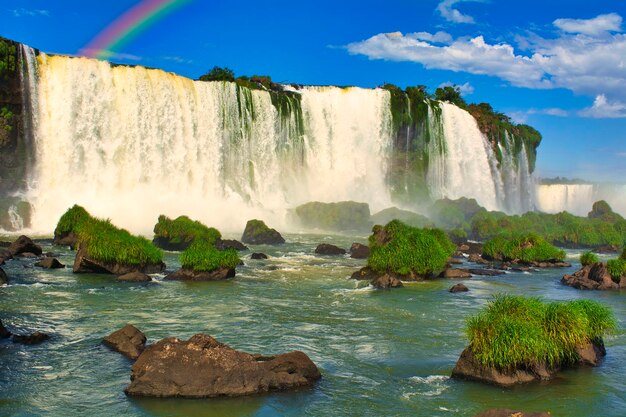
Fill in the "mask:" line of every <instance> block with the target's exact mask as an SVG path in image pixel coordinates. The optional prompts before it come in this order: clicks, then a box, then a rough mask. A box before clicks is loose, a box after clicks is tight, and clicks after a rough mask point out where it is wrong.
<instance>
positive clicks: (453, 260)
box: [448, 257, 463, 265]
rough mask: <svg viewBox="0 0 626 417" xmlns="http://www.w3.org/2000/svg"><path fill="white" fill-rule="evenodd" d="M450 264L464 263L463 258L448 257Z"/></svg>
mask: <svg viewBox="0 0 626 417" xmlns="http://www.w3.org/2000/svg"><path fill="white" fill-rule="evenodd" d="M448 264H450V265H462V264H463V260H461V259H458V258H452V257H450V258H448Z"/></svg>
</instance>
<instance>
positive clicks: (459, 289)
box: [448, 284, 469, 292]
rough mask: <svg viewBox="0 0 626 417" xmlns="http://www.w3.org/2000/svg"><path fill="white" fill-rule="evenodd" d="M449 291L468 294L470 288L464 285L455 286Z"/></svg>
mask: <svg viewBox="0 0 626 417" xmlns="http://www.w3.org/2000/svg"><path fill="white" fill-rule="evenodd" d="M448 291H450V292H467V291H469V288H467V287H466V286H465V285H463V284H454V285H453V286H452V287H451V288H450V289H449V290H448Z"/></svg>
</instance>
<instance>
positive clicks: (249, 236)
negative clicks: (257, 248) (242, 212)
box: [241, 220, 285, 245]
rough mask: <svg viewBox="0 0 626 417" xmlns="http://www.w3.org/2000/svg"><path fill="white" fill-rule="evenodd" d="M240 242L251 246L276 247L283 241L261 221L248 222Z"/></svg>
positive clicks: (278, 234) (283, 241) (283, 240)
mask: <svg viewBox="0 0 626 417" xmlns="http://www.w3.org/2000/svg"><path fill="white" fill-rule="evenodd" d="M241 241H242V242H244V243H250V244H252V245H261V244H267V245H277V244H281V243H285V239H283V237H282V236H281V235H280V233H278V232H277V231H276V230H275V229H270V228H269V227H267V225H266V224H265V223H264V222H263V221H262V220H248V223H247V224H246V228H245V230H244V231H243V235H242V236H241Z"/></svg>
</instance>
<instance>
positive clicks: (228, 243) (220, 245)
mask: <svg viewBox="0 0 626 417" xmlns="http://www.w3.org/2000/svg"><path fill="white" fill-rule="evenodd" d="M215 248H216V249H217V250H226V249H235V250H236V251H242V250H248V247H247V246H246V245H244V244H243V243H241V242H240V241H238V240H234V239H218V240H217V241H216V242H215Z"/></svg>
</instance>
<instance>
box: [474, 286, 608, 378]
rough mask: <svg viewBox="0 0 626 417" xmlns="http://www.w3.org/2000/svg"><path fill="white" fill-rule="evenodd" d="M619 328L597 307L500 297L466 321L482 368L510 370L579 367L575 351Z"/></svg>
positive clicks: (583, 302)
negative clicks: (535, 366)
mask: <svg viewBox="0 0 626 417" xmlns="http://www.w3.org/2000/svg"><path fill="white" fill-rule="evenodd" d="M616 327H617V323H616V321H615V319H614V317H613V314H612V312H611V311H610V310H609V309H608V308H607V307H604V306H603V305H601V304H599V303H597V302H595V301H591V300H576V301H569V302H552V303H544V302H542V301H541V300H540V299H538V298H525V297H519V296H510V295H499V296H496V297H495V298H494V300H493V301H491V302H490V303H489V304H488V305H487V307H486V308H485V309H483V310H482V311H481V312H479V313H478V314H477V315H475V316H472V317H470V318H469V319H468V320H467V335H468V338H469V341H470V349H471V350H472V351H473V352H474V355H475V356H476V359H477V360H478V361H479V362H480V363H481V364H483V365H485V366H491V367H495V368H498V369H512V368H517V367H524V366H528V365H530V364H534V363H546V364H547V365H548V366H559V365H562V364H567V363H572V362H575V361H576V360H577V359H578V355H577V353H576V347H577V346H580V345H584V344H587V343H589V342H592V341H594V340H597V339H598V338H601V337H602V336H603V335H605V334H606V333H610V332H611V331H613V330H615V329H616Z"/></svg>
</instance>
